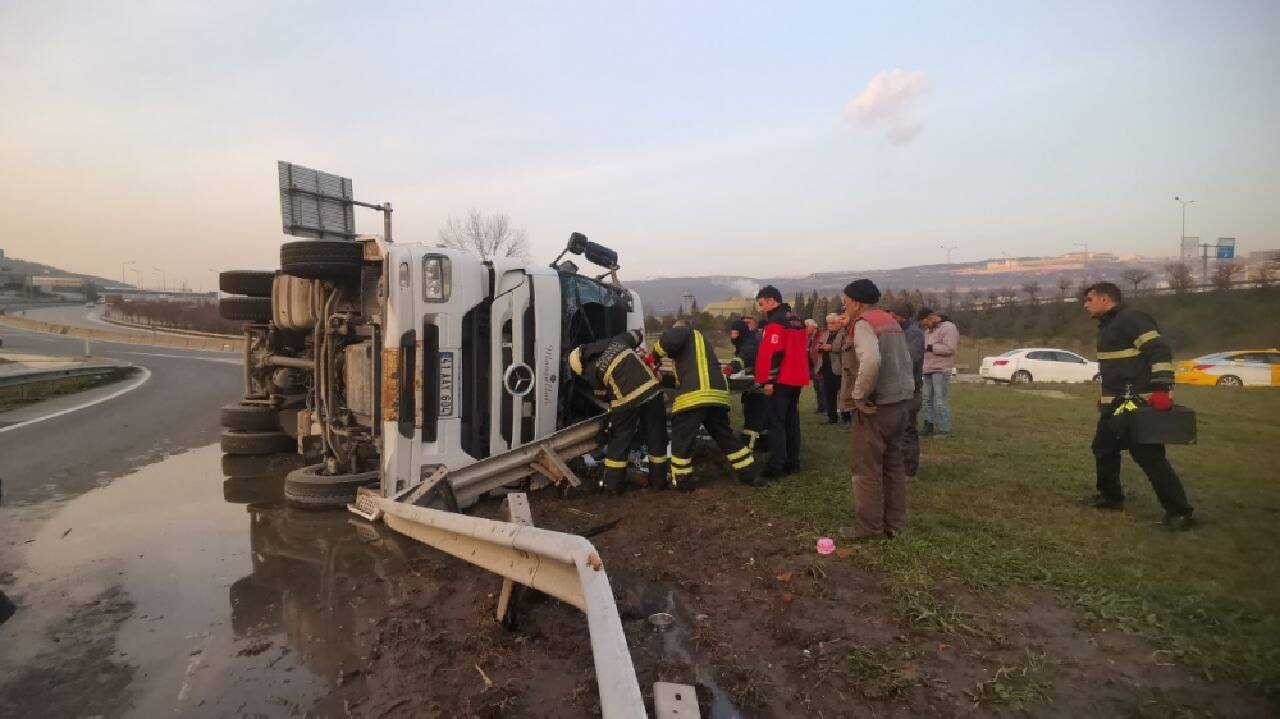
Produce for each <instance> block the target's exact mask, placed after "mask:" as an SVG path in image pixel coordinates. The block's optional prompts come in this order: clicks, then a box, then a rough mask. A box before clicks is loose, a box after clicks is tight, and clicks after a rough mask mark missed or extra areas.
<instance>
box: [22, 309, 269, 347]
mask: <svg viewBox="0 0 1280 719" xmlns="http://www.w3.org/2000/svg"><path fill="white" fill-rule="evenodd" d="M0 325H5V326H8V327H14V328H17V329H23V330H31V331H34V332H47V333H49V334H55V335H66V336H68V337H83V338H85V339H90V340H97V341H99V342H114V343H117V344H129V345H147V346H150V347H170V348H173V349H185V350H199V351H203V352H244V339H243V338H236V337H226V338H211V337H183V336H179V335H165V334H161V333H151V334H145V335H143V334H138V333H136V332H118V331H116V330H106V329H103V330H97V329H90V328H88V327H75V326H73V325H60V324H54V323H51V322H40V321H38V320H32V319H28V318H26V317H16V316H14V315H7V314H0Z"/></svg>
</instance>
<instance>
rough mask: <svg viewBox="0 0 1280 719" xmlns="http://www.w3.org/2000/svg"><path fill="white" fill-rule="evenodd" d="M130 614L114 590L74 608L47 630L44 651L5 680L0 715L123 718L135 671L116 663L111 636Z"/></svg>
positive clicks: (118, 591)
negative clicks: (46, 643)
mask: <svg viewBox="0 0 1280 719" xmlns="http://www.w3.org/2000/svg"><path fill="white" fill-rule="evenodd" d="M18 611H21V607H19V608H18ZM132 613H133V602H132V601H130V599H129V597H128V595H127V594H126V593H125V592H124V591H123V590H121V589H120V588H118V587H117V588H112V589H108V590H107V591H105V592H103V593H102V594H100V595H98V596H97V597H95V598H94V599H92V600H90V601H88V602H85V603H84V604H82V605H80V606H77V607H76V608H75V611H73V612H72V613H71V614H70V617H69V618H68V619H67V621H65V622H62V623H60V624H58V625H56V626H54V627H52V628H51V629H50V630H49V633H48V641H49V644H50V646H49V648H48V649H47V650H45V651H43V652H41V653H40V654H38V655H36V656H35V657H34V658H33V659H32V660H31V661H30V662H28V663H27V664H26V665H25V666H23V668H22V670H21V671H19V672H16V673H15V674H13V675H11V676H7V677H4V681H3V684H0V717H34V716H51V717H54V716H94V715H98V716H120V715H121V714H123V713H124V711H125V709H126V708H127V707H128V706H129V702H130V699H131V694H130V692H129V684H130V682H131V681H132V680H133V675H134V667H132V666H131V665H129V664H126V663H123V662H121V661H119V660H118V659H117V654H118V653H117V648H116V641H115V636H116V631H117V630H118V629H119V627H120V625H121V624H122V623H123V622H124V621H125V620H127V619H128V618H129V616H130V614H132ZM86 667H92V670H91V671H86V670H85V668H86Z"/></svg>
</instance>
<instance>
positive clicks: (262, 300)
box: [218, 297, 271, 322]
mask: <svg viewBox="0 0 1280 719" xmlns="http://www.w3.org/2000/svg"><path fill="white" fill-rule="evenodd" d="M218 314H219V315H222V318H223V319H226V320H241V321H244V322H270V321H271V298H270V297H223V298H222V299H220V300H218Z"/></svg>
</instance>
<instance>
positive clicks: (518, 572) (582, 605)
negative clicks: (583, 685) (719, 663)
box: [357, 490, 697, 719]
mask: <svg viewBox="0 0 1280 719" xmlns="http://www.w3.org/2000/svg"><path fill="white" fill-rule="evenodd" d="M357 505H358V507H359V509H360V510H362V511H361V512H360V513H361V514H363V515H364V516H366V517H368V518H370V519H375V520H376V519H379V518H380V519H382V521H383V522H385V523H386V525H387V526H388V527H390V528H391V529H393V530H395V531H397V532H399V533H401V534H404V535H405V536H408V537H412V538H413V539H416V540H418V541H420V542H422V543H424V544H427V545H430V546H432V547H435V548H436V549H439V550H441V551H443V552H446V553H448V554H451V555H453V556H455V557H457V558H459V559H462V560H465V561H467V562H470V563H471V564H474V565H476V566H478V567H481V568H483V569H487V570H489V571H491V572H493V573H494V574H497V575H499V576H502V577H504V578H506V579H510V580H512V581H515V582H519V583H521V584H524V585H526V586H529V587H533V588H534V589H537V590H538V591H541V592H543V593H545V594H548V595H550V596H553V597H555V598H557V599H559V600H561V601H563V602H566V603H567V604H571V605H573V606H575V607H577V608H578V609H580V610H582V611H583V612H584V613H585V614H586V615H587V628H588V631H589V632H590V635H591V651H592V655H593V658H594V661H595V669H596V681H597V683H598V685H599V691H600V711H601V713H602V714H603V715H604V717H605V719H641V718H642V717H644V716H645V706H644V698H643V697H642V696H641V694H640V683H639V680H637V679H636V671H635V666H634V665H633V664H632V662H631V651H630V650H629V649H628V648H627V636H626V634H625V633H624V632H623V630H622V619H621V618H620V617H619V616H618V606H617V604H616V603H615V602H614V599H613V589H612V587H611V586H610V585H609V577H608V575H607V574H606V573H605V571H604V562H603V561H602V560H601V559H600V555H599V553H598V552H596V548H595V547H594V546H593V545H592V544H591V542H589V541H587V540H586V539H585V538H583V537H579V536H577V535H574V534H564V533H562V532H554V531H551V530H548V529H541V528H538V527H533V526H528V525H526V524H517V523H512V522H498V521H494V520H492V519H484V518H481V517H470V516H467V515H465V514H456V513H453V512H446V511H443V510H438V509H430V508H428V507H416V506H413V505H409V504H405V503H402V502H397V501H395V500H394V499H387V498H385V497H382V496H379V495H378V494H377V493H376V492H371V491H368V490H363V491H362V492H361V496H360V497H359V498H358V499H357ZM370 510H372V511H371V512H370ZM693 691H694V690H693V689H692V688H688V692H690V693H692V692H693ZM691 716H694V717H696V716H697V715H696V714H693V715H691Z"/></svg>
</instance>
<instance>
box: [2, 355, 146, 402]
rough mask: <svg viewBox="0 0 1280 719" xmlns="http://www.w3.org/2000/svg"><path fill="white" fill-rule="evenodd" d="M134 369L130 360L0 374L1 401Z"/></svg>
mask: <svg viewBox="0 0 1280 719" xmlns="http://www.w3.org/2000/svg"><path fill="white" fill-rule="evenodd" d="M137 369H138V368H137V367H135V366H134V365H131V364H124V365H94V366H92V367H64V368H61V369H51V370H37V371H33V372H22V373H20V374H7V375H0V404H4V403H6V402H9V401H14V400H16V401H19V402H27V401H30V400H35V399H41V398H43V397H47V396H49V395H54V394H58V393H60V392H66V391H68V390H78V389H81V388H84V387H88V386H90V385H93V384H95V383H97V382H101V381H104V380H110V379H120V378H122V377H127V376H129V375H130V374H132V373H133V372H135V371H136V370H137Z"/></svg>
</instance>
